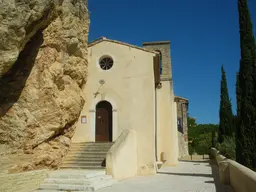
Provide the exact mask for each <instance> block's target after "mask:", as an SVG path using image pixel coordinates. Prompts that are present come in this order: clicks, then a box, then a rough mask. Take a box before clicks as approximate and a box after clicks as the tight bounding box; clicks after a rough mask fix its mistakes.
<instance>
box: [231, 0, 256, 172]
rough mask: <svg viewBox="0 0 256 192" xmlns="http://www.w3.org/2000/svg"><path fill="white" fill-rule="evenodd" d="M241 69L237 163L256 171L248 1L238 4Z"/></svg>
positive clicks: (255, 59)
mask: <svg viewBox="0 0 256 192" xmlns="http://www.w3.org/2000/svg"><path fill="white" fill-rule="evenodd" d="M238 11H239V28H240V49H241V59H240V69H239V73H238V79H237V106H238V108H237V109H238V110H237V115H238V127H237V133H236V144H237V146H236V156H237V157H236V160H237V161H238V162H239V163H241V164H243V165H245V166H247V167H249V168H251V169H255V170H256V44H255V38H254V34H253V25H252V20H251V16H250V11H249V8H248V2H247V0H238Z"/></svg>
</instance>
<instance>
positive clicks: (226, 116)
mask: <svg viewBox="0 0 256 192" xmlns="http://www.w3.org/2000/svg"><path fill="white" fill-rule="evenodd" d="M219 117H220V124H219V134H218V141H219V142H220V143H222V142H223V141H224V136H232V134H233V129H232V127H233V113H232V106H231V101H230V98H229V94H228V86H227V78H226V73H225V71H224V67H223V65H222V67H221V88H220V111H219Z"/></svg>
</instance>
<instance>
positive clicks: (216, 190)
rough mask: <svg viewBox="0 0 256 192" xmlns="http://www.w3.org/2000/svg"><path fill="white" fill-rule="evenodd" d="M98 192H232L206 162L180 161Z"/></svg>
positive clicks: (215, 167) (214, 168)
mask: <svg viewBox="0 0 256 192" xmlns="http://www.w3.org/2000/svg"><path fill="white" fill-rule="evenodd" d="M98 192H232V190H231V189H230V187H229V186H224V185H222V184H220V182H219V179H218V170H217V166H216V165H210V164H209V162H208V161H204V162H202V161H193V162H191V161H180V162H179V164H178V166H177V167H165V168H162V169H160V170H159V173H158V174H157V175H155V176H147V177H136V178H132V179H127V180H124V181H120V182H118V183H117V184H114V185H113V186H112V187H109V188H105V189H102V190H99V191H98Z"/></svg>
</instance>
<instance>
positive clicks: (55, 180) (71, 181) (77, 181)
mask: <svg viewBox="0 0 256 192" xmlns="http://www.w3.org/2000/svg"><path fill="white" fill-rule="evenodd" d="M110 179H112V176H111V175H104V176H99V177H94V178H90V179H66V178H64V179H63V178H60V179H59V178H47V179H45V181H44V183H54V184H67V183H68V184H74V185H92V184H95V183H98V182H101V181H108V180H110Z"/></svg>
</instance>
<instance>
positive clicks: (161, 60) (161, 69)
mask: <svg viewBox="0 0 256 192" xmlns="http://www.w3.org/2000/svg"><path fill="white" fill-rule="evenodd" d="M156 52H158V53H159V59H160V61H159V63H160V71H159V72H160V74H162V73H163V59H162V53H161V51H159V50H156Z"/></svg>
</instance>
